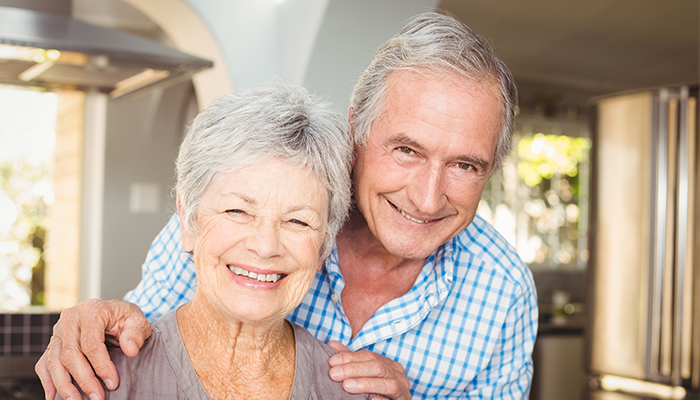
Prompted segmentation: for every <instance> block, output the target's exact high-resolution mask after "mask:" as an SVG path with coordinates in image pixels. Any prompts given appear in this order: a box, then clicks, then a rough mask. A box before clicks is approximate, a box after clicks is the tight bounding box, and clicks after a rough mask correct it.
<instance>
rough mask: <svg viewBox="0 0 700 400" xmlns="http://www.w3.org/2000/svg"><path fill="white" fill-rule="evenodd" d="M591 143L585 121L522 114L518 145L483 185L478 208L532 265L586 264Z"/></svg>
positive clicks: (567, 267)
mask: <svg viewBox="0 0 700 400" xmlns="http://www.w3.org/2000/svg"><path fill="white" fill-rule="evenodd" d="M590 148H591V140H590V139H589V138H588V129H587V127H586V125H585V124H583V123H580V122H571V121H567V120H563V121H557V120H545V119H544V118H520V119H519V121H518V125H517V129H516V133H515V137H514V146H513V151H512V152H511V154H510V156H509V157H508V159H507V160H506V161H505V162H504V165H503V170H502V171H501V172H499V173H498V174H497V175H496V176H494V177H493V178H492V179H491V181H490V182H489V183H488V184H487V187H486V188H485V190H484V193H483V195H482V200H481V203H480V205H479V214H480V215H481V216H482V217H484V218H485V219H486V220H488V221H489V222H491V223H492V224H493V225H494V226H495V227H496V229H497V230H498V231H499V232H501V234H503V235H504V236H505V238H506V239H507V240H508V241H509V242H510V243H511V244H512V245H513V246H514V247H515V248H516V249H517V251H518V254H519V255H520V257H521V258H522V259H523V261H525V263H527V264H528V265H529V266H530V268H531V269H532V270H533V271H537V270H540V271H546V270H555V271H581V270H584V269H585V267H586V263H587V261H588V242H587V235H588V188H589V173H590V168H589V153H590Z"/></svg>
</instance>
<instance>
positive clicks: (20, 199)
mask: <svg viewBox="0 0 700 400" xmlns="http://www.w3.org/2000/svg"><path fill="white" fill-rule="evenodd" d="M56 103H57V100H56V95H55V94H53V93H46V92H43V91H39V90H27V89H22V90H20V89H15V88H9V87H0V308H2V309H6V310H17V309H20V308H22V307H26V306H28V305H30V304H32V305H41V304H44V268H45V257H44V241H45V237H46V219H47V217H48V213H49V206H50V205H51V204H52V203H53V201H54V194H53V179H52V176H53V154H54V143H55V131H54V127H55V123H56Z"/></svg>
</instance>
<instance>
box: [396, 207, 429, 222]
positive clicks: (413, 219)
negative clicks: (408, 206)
mask: <svg viewBox="0 0 700 400" xmlns="http://www.w3.org/2000/svg"><path fill="white" fill-rule="evenodd" d="M399 211H400V212H401V215H403V216H404V217H406V218H408V219H410V220H411V221H413V222H416V223H419V224H425V223H426V222H428V221H421V220H419V219H415V218H413V217H412V216H410V215H408V214H406V213H405V212H403V210H401V209H399Z"/></svg>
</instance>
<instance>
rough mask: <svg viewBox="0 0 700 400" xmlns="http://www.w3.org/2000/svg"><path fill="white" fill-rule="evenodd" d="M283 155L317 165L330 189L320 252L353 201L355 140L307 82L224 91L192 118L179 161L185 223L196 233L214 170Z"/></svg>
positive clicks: (229, 169)
mask: <svg viewBox="0 0 700 400" xmlns="http://www.w3.org/2000/svg"><path fill="white" fill-rule="evenodd" d="M273 158H282V159H285V160H288V161H291V162H292V163H294V164H296V165H299V166H306V167H307V169H308V170H309V172H310V173H314V174H315V175H316V177H318V179H319V180H320V181H321V183H322V184H323V186H324V187H325V188H326V190H327V192H328V199H329V204H328V210H329V217H328V226H327V229H326V232H325V240H324V244H323V247H322V249H321V257H322V259H324V258H326V257H327V256H328V254H330V251H331V249H332V247H333V243H334V241H335V236H336V234H337V233H338V230H340V228H341V226H342V224H343V222H344V221H345V219H346V218H347V213H348V208H349V206H350V199H351V189H350V163H351V158H352V145H351V143H350V139H349V135H348V132H347V123H346V122H345V121H344V118H342V117H341V115H340V114H339V113H338V112H336V111H335V110H334V108H333V107H331V106H330V105H329V104H328V103H325V102H323V101H321V100H319V99H318V98H316V97H314V96H312V95H310V94H309V93H308V92H307V91H306V89H304V88H301V87H296V86H289V85H284V84H281V83H270V84H267V85H264V86H261V87H258V88H254V89H247V90H239V91H236V92H234V93H233V94H228V95H224V96H222V97H221V98H219V99H218V100H216V101H215V102H214V103H212V104H211V105H210V106H209V107H207V108H206V109H205V110H204V111H202V112H201V113H200V114H199V115H197V117H196V118H195V119H194V122H193V123H192V125H191V126H190V128H189V129H188V132H187V135H186V136H185V139H184V141H183V142H182V145H181V146H180V153H179V155H178V158H177V162H176V172H177V182H176V186H175V188H176V190H177V194H178V196H179V197H180V202H181V206H182V207H183V209H184V213H185V215H184V216H183V221H184V229H187V230H188V232H191V233H193V234H196V227H197V225H196V217H197V211H198V208H199V204H200V200H201V197H202V195H203V193H204V191H205V189H206V188H207V186H208V185H209V183H210V182H211V180H212V178H213V177H214V174H216V173H227V172H233V171H236V170H238V169H241V168H243V167H246V166H250V165H254V164H260V163H264V162H266V161H270V160H271V159H273Z"/></svg>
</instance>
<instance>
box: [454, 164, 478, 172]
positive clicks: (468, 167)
mask: <svg viewBox="0 0 700 400" xmlns="http://www.w3.org/2000/svg"><path fill="white" fill-rule="evenodd" d="M457 165H458V166H459V168H461V169H463V170H465V171H475V170H476V168H474V166H473V165H471V164H467V163H459V164H457Z"/></svg>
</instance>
